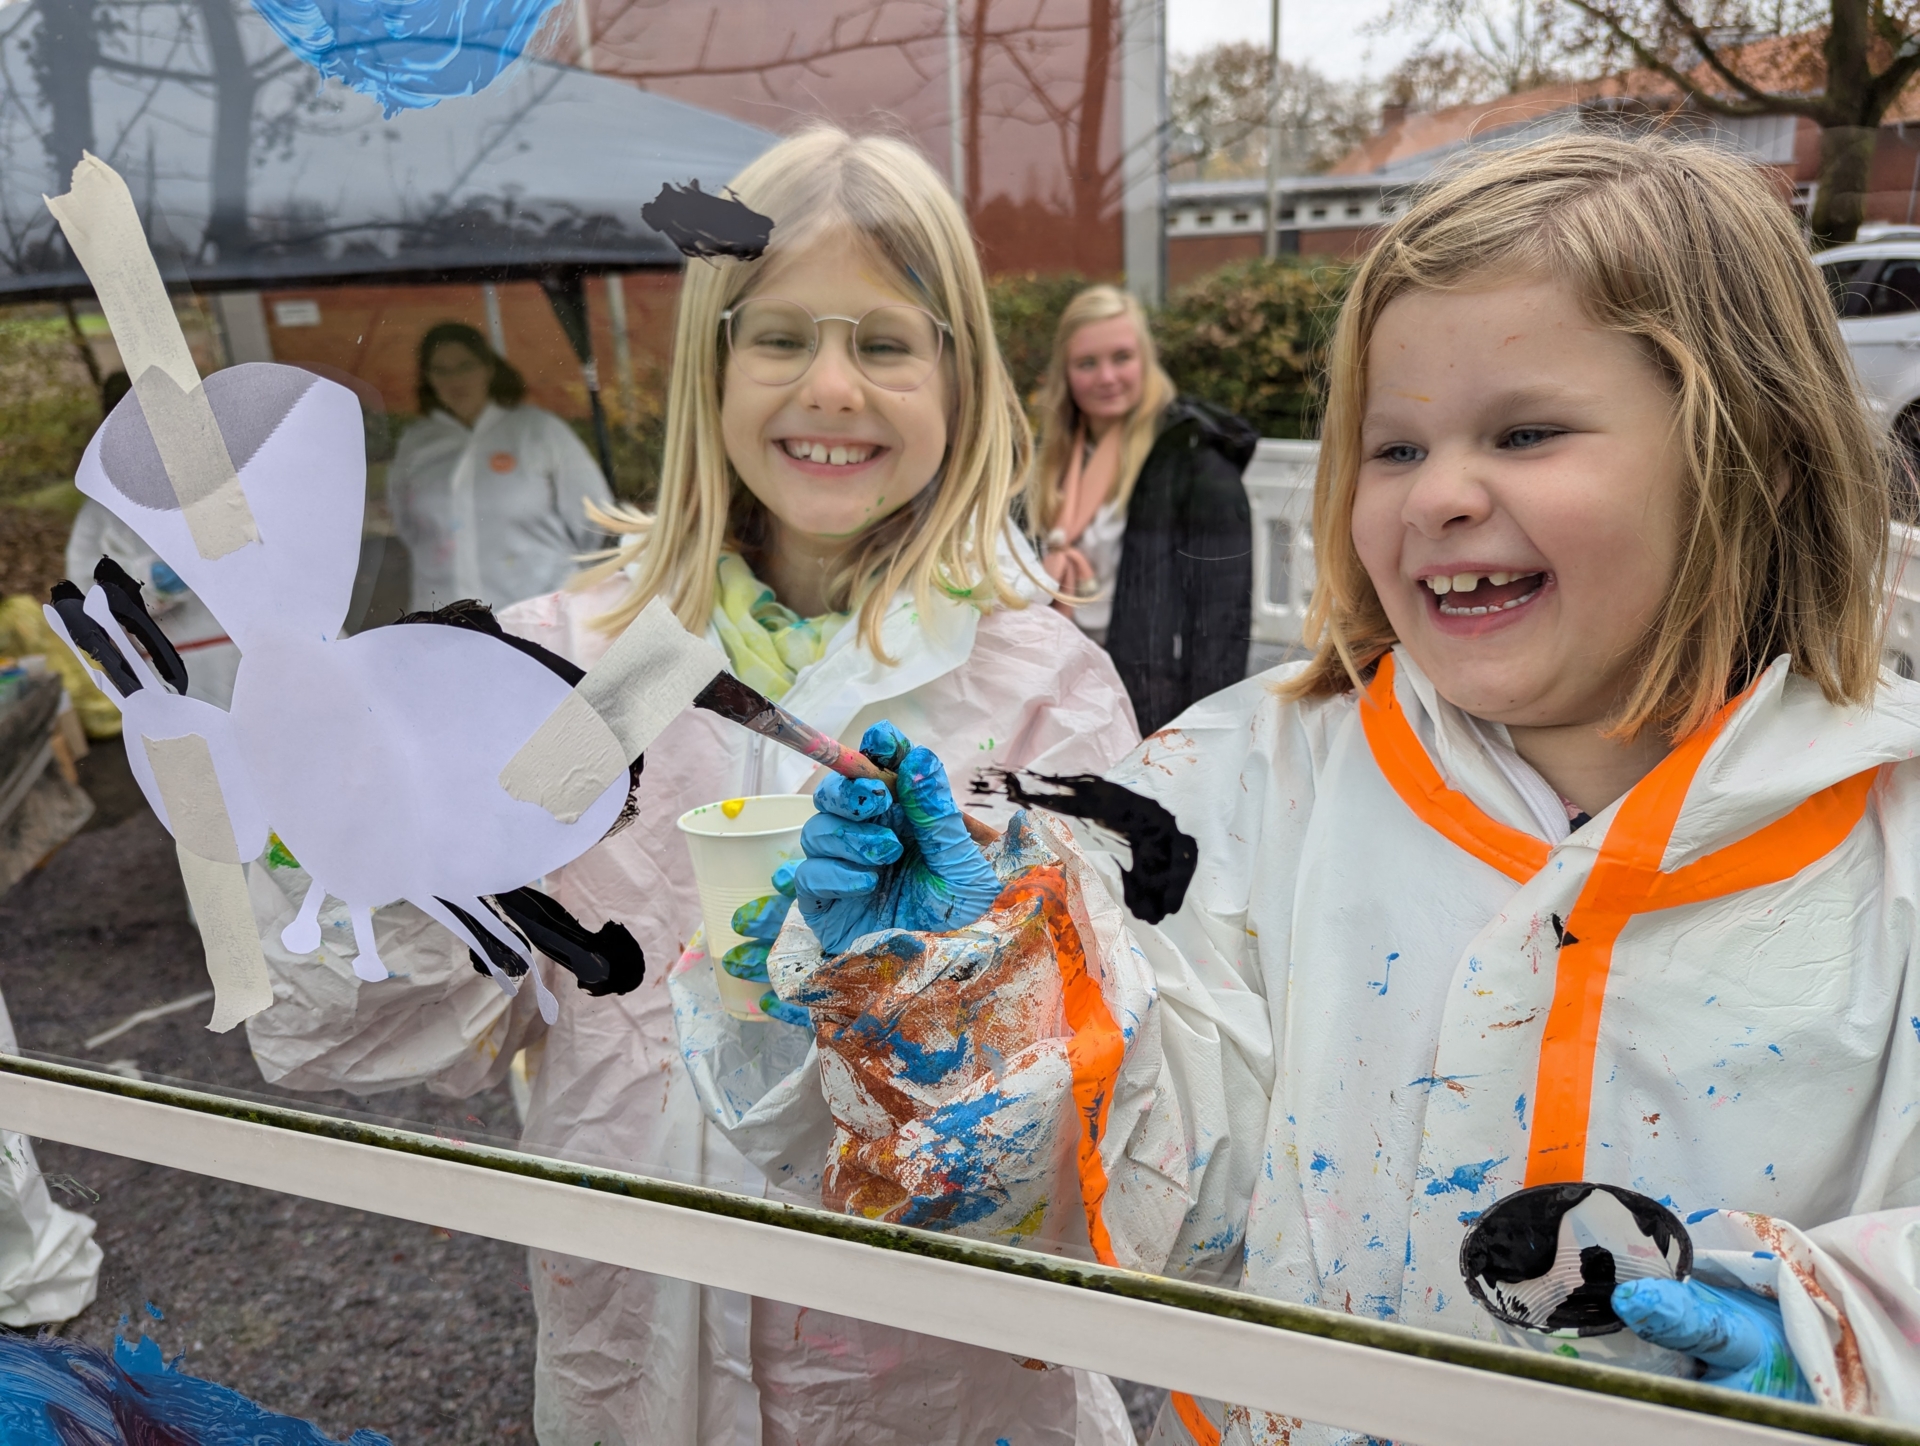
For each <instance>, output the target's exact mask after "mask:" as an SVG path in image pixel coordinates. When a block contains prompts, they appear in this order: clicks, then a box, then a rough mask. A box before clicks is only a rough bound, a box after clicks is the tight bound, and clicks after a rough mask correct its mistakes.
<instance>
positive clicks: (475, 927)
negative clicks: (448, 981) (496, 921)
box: [434, 894, 527, 979]
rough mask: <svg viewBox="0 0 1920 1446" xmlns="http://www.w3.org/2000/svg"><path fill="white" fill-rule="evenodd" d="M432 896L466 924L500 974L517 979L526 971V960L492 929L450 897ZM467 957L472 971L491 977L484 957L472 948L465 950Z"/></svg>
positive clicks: (468, 930) (491, 972)
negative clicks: (470, 962)
mask: <svg viewBox="0 0 1920 1446" xmlns="http://www.w3.org/2000/svg"><path fill="white" fill-rule="evenodd" d="M434 898H436V899H439V901H440V903H441V904H443V905H445V906H446V908H447V910H448V911H449V912H450V913H452V914H453V915H454V917H455V918H457V919H459V921H460V922H461V923H463V924H465V925H466V926H467V932H468V933H469V934H471V935H473V937H474V938H476V939H478V940H479V941H480V945H481V947H482V948H483V949H485V950H486V951H487V959H491V960H492V961H493V962H494V965H495V967H496V968H498V969H499V971H500V972H501V973H502V974H505V975H506V976H507V977H508V978H509V979H518V978H519V977H520V976H521V975H522V974H525V973H526V972H527V961H526V960H524V959H522V958H521V957H520V956H519V955H518V954H516V953H514V952H513V950H511V949H509V948H508V947H507V946H506V945H505V944H503V943H501V942H500V940H499V938H498V937H497V936H496V935H495V934H494V932H493V930H491V929H489V928H487V926H486V925H484V924H482V923H481V922H480V921H479V920H478V919H476V918H474V917H473V915H471V914H469V913H468V912H467V911H466V910H465V909H463V908H461V907H460V906H459V905H458V904H456V903H454V902H453V901H452V900H451V899H441V898H440V896H439V895H438V894H435V895H434ZM467 958H469V959H471V960H472V961H473V972H474V973H475V974H479V975H482V976H484V977H486V978H489V979H491V978H492V977H493V971H492V970H490V969H488V968H487V961H486V959H482V958H481V957H480V956H479V955H478V954H476V953H474V952H473V950H472V949H468V950H467Z"/></svg>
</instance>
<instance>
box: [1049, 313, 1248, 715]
mask: <svg viewBox="0 0 1920 1446" xmlns="http://www.w3.org/2000/svg"><path fill="white" fill-rule="evenodd" d="M1040 409H1041V433H1040V450H1039V457H1038V460H1037V463H1036V465H1035V466H1034V468H1033V470H1032V472H1031V474H1030V476H1029V479H1028V483H1027V490H1026V509H1027V519H1028V523H1029V526H1030V527H1031V529H1032V531H1033V534H1034V536H1035V537H1036V538H1037V539H1039V540H1040V543H1041V546H1042V549H1043V555H1042V565H1043V566H1044V567H1045V568H1046V571H1047V575H1048V577H1050V578H1051V579H1052V580H1053V584H1054V586H1055V587H1056V588H1057V589H1059V591H1060V593H1061V594H1062V595H1063V601H1061V602H1060V603H1058V604H1057V606H1059V607H1060V608H1061V609H1062V610H1063V611H1066V612H1067V613H1069V615H1071V616H1072V618H1073V620H1074V621H1075V622H1076V623H1078V624H1079V626H1080V629H1081V631H1083V632H1085V633H1086V634H1087V635H1088V636H1089V637H1091V638H1092V639H1094V641H1096V642H1098V643H1102V644H1104V645H1105V647H1106V649H1107V652H1108V653H1109V654H1110V655H1111V656H1112V658H1113V663H1114V666H1115V668H1117V669H1118V670H1119V673H1120V677H1121V679H1122V680H1123V681H1124V682H1125V683H1126V685H1127V692H1128V694H1129V695H1131V697H1132V699H1133V710H1134V715H1135V717H1136V718H1137V720H1138V721H1139V724H1140V729H1141V731H1142V732H1143V733H1151V732H1153V731H1154V730H1155V729H1156V728H1159V727H1162V726H1163V725H1164V724H1166V723H1167V722H1168V721H1169V720H1171V719H1172V718H1173V717H1174V716H1175V715H1176V714H1178V713H1180V712H1181V711H1182V710H1184V709H1185V708H1186V707H1187V705H1188V704H1190V703H1193V702H1194V701H1196V700H1197V699H1200V698H1204V697H1206V696H1207V695H1208V694H1209V693H1213V692H1216V691H1218V690H1219V689H1221V688H1224V687H1226V686H1228V685H1229V684H1231V683H1237V682H1238V681H1239V680H1240V679H1241V678H1242V677H1243V676H1245V674H1246V664H1247V639H1248V630H1249V626H1250V623H1251V620H1252V607H1253V600H1252V596H1251V589H1252V586H1253V542H1252V519H1251V513H1250V510H1249V508H1248V505H1247V496H1246V491H1245V489H1244V488H1243V487H1242V486H1241V482H1240V474H1241V473H1242V472H1244V471H1245V470H1246V466H1247V463H1248V461H1249V460H1251V458H1252V457H1253V448H1254V444H1255V442H1256V441H1258V440H1259V438H1258V434H1257V433H1256V432H1255V431H1254V429H1253V428H1252V427H1251V426H1250V425H1248V424H1247V423H1246V422H1245V421H1243V420H1241V419H1240V418H1239V417H1236V416H1234V415H1233V414H1232V413H1230V412H1225V411H1222V410H1220V409H1219V408H1217V407H1213V406H1209V405H1208V404H1207V403H1205V402H1202V401H1199V400H1197V399H1196V398H1193V397H1183V396H1178V395H1176V393H1175V391H1174V386H1173V382H1172V380H1171V379H1170V378H1169V377H1168V376H1167V374H1166V372H1165V371H1164V370H1162V368H1161V366H1160V362H1159V359H1158V357H1157V356H1156V355H1155V352H1154V346H1153V333H1152V330H1151V329H1150V328H1149V326H1148V324H1147V316H1146V312H1145V310H1144V309H1142V307H1141V305H1140V303H1139V301H1138V300H1136V299H1135V298H1134V297H1132V296H1130V295H1128V294H1127V293H1126V292H1123V291H1121V290H1120V289H1119V288H1117V287H1113V286H1090V287H1088V288H1087V289H1086V290H1085V291H1082V292H1081V293H1080V294H1079V295H1078V296H1076V297H1074V299H1073V300H1072V301H1071V302H1069V303H1068V304H1067V309H1066V310H1065V312H1063V313H1062V314H1061V317H1060V326H1059V329H1058V330H1057V331H1056V332H1055V334H1054V343H1053V360H1052V362H1051V364H1050V365H1049V366H1048V368H1047V378H1046V383H1045V385H1044V388H1043V390H1042V392H1041V403H1040Z"/></svg>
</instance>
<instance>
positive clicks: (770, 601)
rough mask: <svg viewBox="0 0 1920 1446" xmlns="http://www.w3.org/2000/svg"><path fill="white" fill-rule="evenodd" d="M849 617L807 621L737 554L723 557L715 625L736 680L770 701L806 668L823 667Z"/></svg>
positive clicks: (830, 616) (829, 615)
mask: <svg viewBox="0 0 1920 1446" xmlns="http://www.w3.org/2000/svg"><path fill="white" fill-rule="evenodd" d="M849 616H850V614H847V613H825V614H822V615H821V616H820V617H817V618H803V617H801V616H800V614H798V613H796V612H795V611H794V610H793V609H792V608H790V607H787V606H786V605H785V604H783V603H781V602H780V601H779V600H778V599H776V598H775V597H774V595H773V589H772V588H770V587H768V586H767V585H766V584H765V583H763V582H762V581H760V579H759V578H757V577H755V576H754V575H753V569H751V568H750V567H748V566H747V565H746V563H745V562H744V561H742V560H741V558H740V557H739V556H738V555H737V554H735V553H731V552H723V553H721V554H720V572H719V587H718V589H717V590H716V591H715V594H714V600H713V625H714V627H715V628H716V629H717V630H718V631H719V634H720V642H721V644H722V645H723V646H724V647H725V648H726V650H727V661H728V662H729V663H732V664H733V672H734V676H735V677H737V678H739V680H740V681H741V682H743V683H745V684H746V685H747V686H748V687H750V688H755V689H758V690H759V691H760V692H761V693H763V694H765V695H766V696H767V697H769V698H779V697H781V696H782V695H784V694H785V693H786V691H787V689H789V688H791V687H792V686H793V680H794V679H795V678H796V677H797V676H799V673H800V670H801V669H802V668H804V667H806V666H807V665H808V664H809V663H817V662H819V661H820V657H821V655H822V654H823V653H825V652H826V650H827V644H829V643H831V642H832V641H833V639H834V635H835V634H837V633H838V632H839V631H840V629H841V628H843V627H844V626H846V622H847V618H848V617H849Z"/></svg>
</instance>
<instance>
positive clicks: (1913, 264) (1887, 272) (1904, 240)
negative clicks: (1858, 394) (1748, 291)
mask: <svg viewBox="0 0 1920 1446" xmlns="http://www.w3.org/2000/svg"><path fill="white" fill-rule="evenodd" d="M1861 231H1862V233H1863V235H1864V236H1865V238H1866V239H1863V240H1860V241H1856V242H1854V243H1853V244H1852V245H1849V246H1836V247H1834V248H1833V249H1832V250H1831V251H1822V252H1821V253H1820V254H1819V255H1817V256H1815V257H1814V258H1813V259H1814V262H1815V263H1816V264H1817V265H1818V266H1819V267H1820V270H1821V273H1822V274H1823V275H1824V276H1825V277H1826V279H1827V288H1828V290H1829V291H1831V292H1832V293H1833V299H1834V305H1835V306H1837V307H1838V308H1839V310H1840V335H1841V337H1842V338H1843V339H1844V340H1845V341H1846V343H1847V350H1848V351H1849V352H1851V353H1852V354H1853V366H1854V370H1855V371H1856V372H1858V373H1859V375H1860V384H1861V386H1862V387H1863V388H1864V389H1865V391H1866V394H1867V402H1868V404H1869V405H1870V406H1871V407H1872V408H1873V410H1874V414H1875V415H1876V416H1877V417H1878V418H1879V420H1880V424H1881V425H1882V426H1883V427H1886V428H1887V429H1888V430H1890V431H1891V432H1892V434H1893V436H1894V438H1895V440H1896V441H1898V442H1899V443H1900V444H1901V446H1902V449H1903V450H1904V452H1905V453H1906V456H1907V458H1908V459H1909V461H1910V462H1911V463H1915V464H1920V227H1916V226H1898V227H1892V226H1890V227H1884V228H1877V227H1866V226H1863V227H1861ZM1903 490H1904V491H1905V492H1906V494H1907V498H1908V502H1907V507H1906V510H1907V511H1908V513H1909V515H1911V512H1912V510H1913V508H1912V500H1911V499H1912V498H1913V495H1914V489H1913V487H1912V486H1911V484H1909V485H1908V487H1907V488H1905V489H1903Z"/></svg>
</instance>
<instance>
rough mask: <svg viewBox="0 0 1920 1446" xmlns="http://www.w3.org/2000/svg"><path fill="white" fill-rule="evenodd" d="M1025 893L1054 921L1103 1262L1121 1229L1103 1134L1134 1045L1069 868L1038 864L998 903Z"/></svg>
mask: <svg viewBox="0 0 1920 1446" xmlns="http://www.w3.org/2000/svg"><path fill="white" fill-rule="evenodd" d="M1022 898H1030V899H1032V900H1034V902H1036V903H1037V904H1038V905H1039V906H1040V912H1041V917H1042V918H1043V919H1044V920H1045V921H1046V926H1047V935H1048V938H1049V939H1050V940H1051V941H1052V944H1053V957H1054V960H1055V961H1056V963H1057V964H1058V965H1059V969H1060V992H1061V1004H1062V1008H1063V1010H1064V1012H1065V1014H1066V1017H1067V1028H1069V1029H1070V1030H1072V1031H1073V1037H1072V1038H1071V1039H1070V1040H1068V1041H1067V1064H1068V1067H1069V1068H1070V1069H1071V1070H1072V1073H1073V1103H1074V1112H1075V1114H1076V1115H1077V1116H1078V1117H1079V1120H1080V1140H1079V1147H1078V1153H1077V1158H1078V1164H1079V1169H1080V1203H1081V1206H1082V1208H1083V1209H1084V1210H1085V1211H1086V1214H1087V1239H1088V1241H1089V1243H1090V1244H1091V1245H1092V1246H1093V1255H1094V1259H1096V1260H1098V1261H1099V1262H1100V1263H1101V1264H1102V1265H1118V1264H1119V1263H1120V1262H1119V1261H1118V1260H1117V1259H1116V1258H1115V1257H1114V1253H1113V1237H1112V1236H1111V1235H1110V1234H1109V1233H1108V1231H1107V1219H1106V1213H1105V1206H1106V1201H1107V1166H1106V1162H1105V1161H1104V1160H1102V1159H1101V1158H1100V1142H1101V1140H1102V1139H1103V1138H1105V1136H1106V1131H1107V1113H1108V1110H1109V1109H1110V1108H1111V1106H1112V1104H1113V1088H1114V1084H1115V1082H1116V1081H1117V1080H1118V1079H1119V1078H1120V1064H1121V1061H1122V1060H1123V1059H1124V1058H1125V1056H1126V1052H1127V1041H1126V1036H1125V1035H1123V1034H1122V1033H1121V1032H1120V1026H1119V1025H1118V1024H1117V1023H1115V1022H1114V1018H1113V1011H1112V1010H1110V1009H1108V1008H1107V1001H1106V997H1105V996H1104V995H1103V994H1101V992H1100V982H1099V981H1098V980H1097V979H1095V978H1094V977H1093V975H1092V974H1091V973H1089V972H1088V970H1087V951H1086V948H1085V946H1084V945H1083V944H1082V942H1081V939H1080V929H1079V926H1078V925H1077V924H1075V923H1074V919H1073V911H1072V909H1071V907H1070V906H1069V905H1068V902H1067V899H1068V895H1067V884H1066V877H1065V875H1064V874H1063V873H1062V872H1061V871H1060V870H1059V869H1057V868H1045V869H1034V870H1032V871H1031V872H1030V873H1028V874H1026V875H1025V876H1023V877H1022V878H1021V879H1019V880H1018V881H1017V882H1015V883H1013V884H1012V885H1010V886H1009V887H1008V888H1007V889H1006V891H1005V892H1004V893H1002V894H1001V896H1000V898H999V900H998V901H997V902H996V903H995V907H996V908H999V907H1001V906H1003V905H1005V904H1009V903H1013V902H1015V901H1017V900H1020V899H1022Z"/></svg>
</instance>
